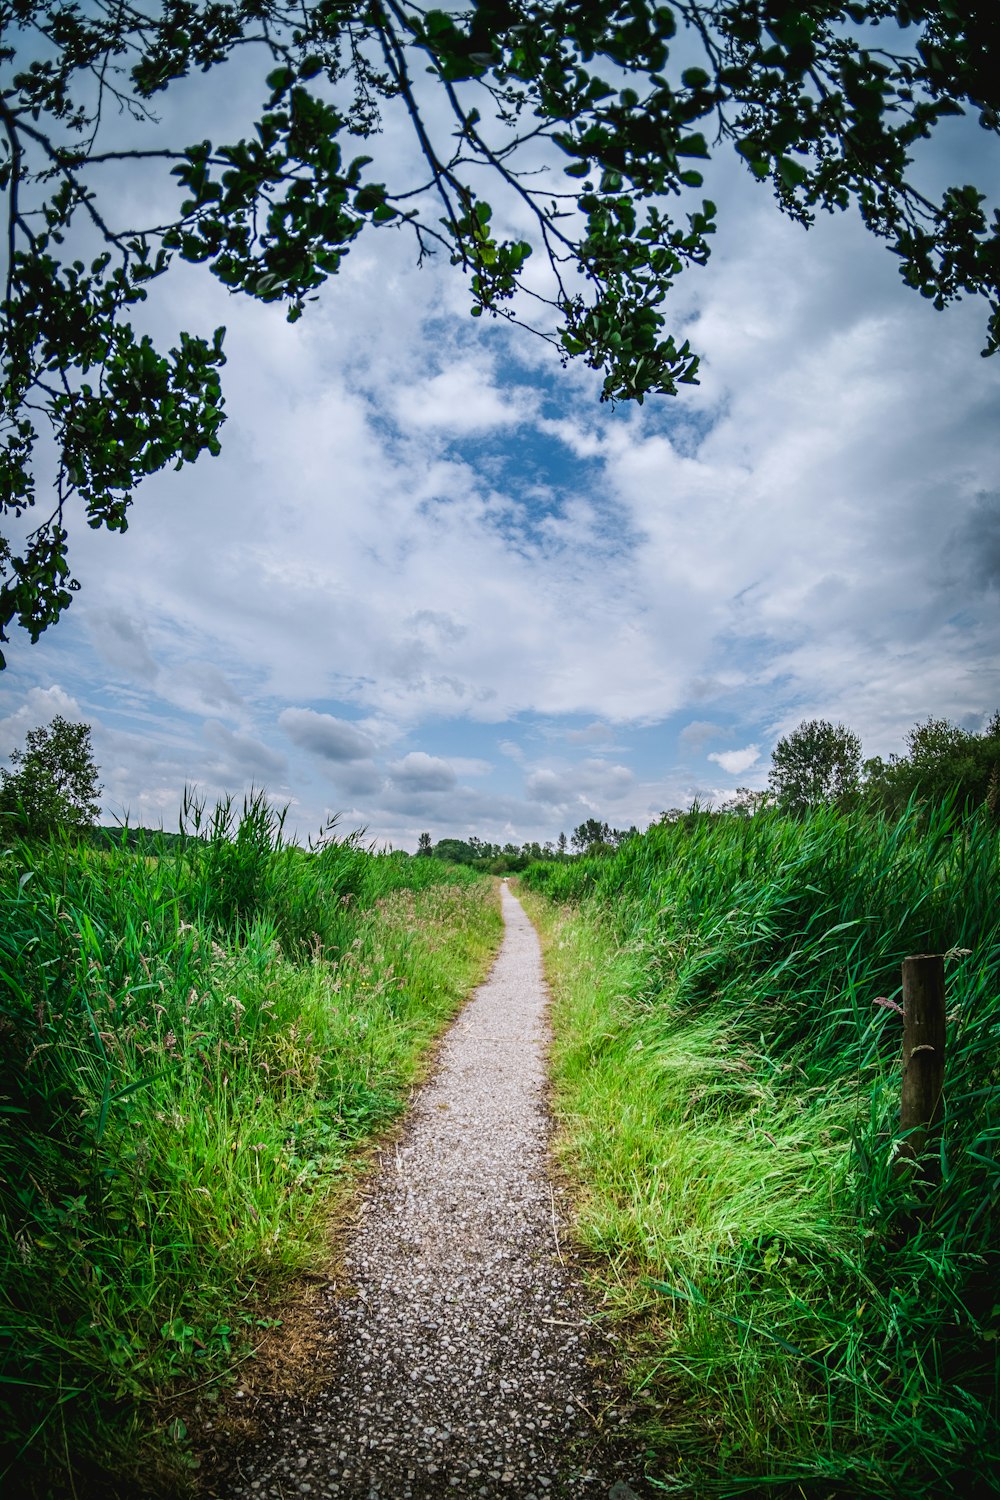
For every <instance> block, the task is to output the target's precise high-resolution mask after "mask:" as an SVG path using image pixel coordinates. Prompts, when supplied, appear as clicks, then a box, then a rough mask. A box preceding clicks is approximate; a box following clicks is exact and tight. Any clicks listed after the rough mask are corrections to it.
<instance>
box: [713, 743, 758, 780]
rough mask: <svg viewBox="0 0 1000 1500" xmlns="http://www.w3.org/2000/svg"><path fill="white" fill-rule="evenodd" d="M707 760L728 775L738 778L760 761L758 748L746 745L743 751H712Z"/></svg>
mask: <svg viewBox="0 0 1000 1500" xmlns="http://www.w3.org/2000/svg"><path fill="white" fill-rule="evenodd" d="M708 758H709V760H714V761H715V763H716V765H720V766H721V767H722V769H723V770H724V771H725V772H726V773H727V774H728V775H730V776H740V775H742V773H743V772H744V771H749V769H750V767H751V766H755V765H756V764H757V762H758V761H759V760H760V748H759V746H757V745H747V746H746V748H745V749H743V750H714V751H713V752H712V754H711V755H710V756H709V757H708Z"/></svg>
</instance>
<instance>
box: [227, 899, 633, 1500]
mask: <svg viewBox="0 0 1000 1500" xmlns="http://www.w3.org/2000/svg"><path fill="white" fill-rule="evenodd" d="M503 909H504V918H505V920H506V924H507V929H506V936H505V939H504V943H503V947H502V948H501V950H500V955H499V957H498V959H497V962H496V964H495V966H494V968H493V971H492V973H491V974H490V976H489V978H488V979H487V981H486V983H485V984H484V985H482V986H481V988H480V989H479V990H478V991H477V992H476V994H475V996H474V997H473V998H472V1000H470V1001H469V1003H468V1005H467V1006H466V1007H465V1009H464V1010H463V1011H462V1013H461V1015H460V1016H459V1018H458V1020H457V1022H456V1023H455V1025H454V1027H453V1028H452V1030H451V1032H450V1033H449V1034H448V1036H447V1038H446V1040H445V1042H444V1045H443V1047H442V1050H441V1053H440V1061H439V1066H438V1070H437V1072H436V1073H435V1076H434V1078H433V1079H432V1081H431V1082H430V1083H428V1084H427V1085H426V1086H425V1087H424V1088H423V1089H422V1090H421V1091H420V1093H419V1095H418V1097H417V1100H416V1102H415V1105H414V1108H413V1111H412V1116H411V1119H410V1123H409V1125H408V1128H407V1129H406V1131H405V1133H404V1135H403V1138H402V1139H401V1141H400V1142H399V1144H398V1145H397V1147H396V1148H395V1153H394V1157H393V1154H392V1153H391V1152H390V1153H387V1160H386V1162H385V1165H384V1167H383V1170H382V1171H381V1173H380V1174H379V1175H378V1176H377V1178H376V1179H375V1181H374V1183H373V1186H372V1188H371V1190H370V1193H369V1196H368V1198H367V1201H366V1204H365V1207H364V1210H363V1213H362V1216H361V1219H360V1222H359V1225H358V1227H357V1228H356V1229H355V1231H354V1233H353V1237H352V1240H351V1242H350V1244H349V1246H348V1249H347V1270H348V1273H349V1275H350V1276H351V1278H352V1282H353V1290H354V1293H355V1294H354V1295H352V1296H349V1297H342V1298H336V1299H332V1301H331V1307H330V1317H331V1321H332V1330H331V1334H330V1338H331V1363H332V1364H333V1365H334V1366H335V1368H334V1371H333V1375H332V1380H331V1383H330V1384H329V1385H327V1386H326V1387H325V1388H324V1390H323V1391H322V1392H321V1393H320V1395H319V1396H317V1397H316V1398H315V1399H314V1400H313V1401H312V1402H311V1403H309V1404H308V1405H307V1406H306V1407H305V1409H303V1407H302V1404H301V1403H295V1404H293V1403H292V1402H285V1403H279V1404H278V1406H277V1407H276V1408H275V1409H274V1411H273V1412H272V1413H271V1417H270V1421H271V1422H272V1423H273V1429H274V1430H273V1432H272V1433H271V1434H270V1435H269V1436H267V1437H266V1438H265V1440H264V1441H263V1442H262V1443H260V1444H259V1445H255V1447H254V1448H253V1449H252V1450H250V1451H249V1452H244V1454H243V1456H242V1459H241V1462H240V1476H241V1477H240V1480H239V1481H238V1482H237V1483H236V1484H235V1485H234V1486H233V1487H232V1488H231V1489H230V1491H229V1493H230V1495H231V1496H232V1497H233V1500H237V1497H239V1500H261V1497H265V1496H266V1497H276V1496H281V1497H285V1500H288V1497H291V1496H297V1495H313V1496H316V1497H332V1496H338V1497H352V1500H353V1497H365V1500H374V1497H381V1500H407V1497H414V1500H430V1497H432V1496H433V1497H438V1496H455V1497H465V1496H487V1497H490V1496H506V1497H508V1500H543V1497H554V1496H560V1497H571V1496H580V1497H595V1500H596V1497H600V1500H607V1497H608V1496H612V1497H613V1500H629V1497H631V1496H633V1495H637V1494H640V1493H643V1491H642V1487H641V1483H640V1481H639V1478H638V1474H639V1471H640V1468H641V1465H640V1462H639V1455H638V1454H637V1453H636V1452H635V1451H634V1450H632V1452H631V1454H629V1452H628V1449H627V1447H626V1445H624V1444H622V1443H621V1441H620V1440H619V1439H618V1438H617V1436H616V1431H617V1429H616V1415H617V1414H616V1411H615V1409H614V1391H613V1389H611V1388H609V1387H608V1386H607V1385H606V1384H605V1382H604V1379H603V1378H602V1377H601V1375H600V1374H599V1373H595V1364H596V1365H598V1366H600V1365H603V1367H604V1370H605V1372H606V1373H609V1372H610V1357H609V1354H608V1351H607V1348H606V1347H604V1348H603V1349H602V1346H601V1343H600V1336H599V1335H598V1334H597V1333H595V1332H594V1330H593V1327H592V1325H591V1324H590V1323H589V1322H588V1318H587V1310H586V1305H585V1299H584V1293H583V1290H582V1288H581V1287H580V1286H579V1284H578V1278H577V1277H576V1276H575V1275H574V1274H573V1271H572V1268H571V1267H570V1266H567V1265H564V1264H563V1259H562V1256H561V1255H560V1253H559V1250H558V1242H557V1230H556V1225H557V1213H558V1210H557V1196H556V1194H554V1192H553V1189H552V1187H551V1186H550V1180H549V1177H548V1175H547V1170H546V1157H547V1146H548V1137H549V1120H548V1115H547V1110H546V1105H545V1043H546V1023H545V1017H544V1006H545V992H544V984H543V979H542V969H541V955H540V951H539V945H538V939H537V937H536V935H535V931H534V928H533V927H532V925H531V923H530V922H529V921H528V918H527V917H526V916H525V914H524V911H523V910H522V908H521V905H520V903H519V902H518V901H517V900H516V898H515V897H514V896H512V895H511V894H510V892H509V891H508V890H507V887H506V884H504V886H503ZM609 1433H610V1434H611V1436H609V1435H608V1434H609Z"/></svg>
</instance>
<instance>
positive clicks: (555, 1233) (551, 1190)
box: [549, 1182, 566, 1268]
mask: <svg viewBox="0 0 1000 1500" xmlns="http://www.w3.org/2000/svg"><path fill="white" fill-rule="evenodd" d="M549 1198H550V1200H551V1203H552V1238H553V1239H554V1240H555V1242H556V1254H557V1255H558V1257H559V1264H560V1265H561V1266H562V1267H564V1268H565V1265H566V1262H565V1261H564V1260H563V1253H562V1250H561V1249H560V1246H559V1229H558V1225H557V1223H556V1194H555V1188H554V1187H553V1186H552V1184H551V1182H550V1183H549Z"/></svg>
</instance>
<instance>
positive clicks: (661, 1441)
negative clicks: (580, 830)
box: [524, 809, 1000, 1500]
mask: <svg viewBox="0 0 1000 1500" xmlns="http://www.w3.org/2000/svg"><path fill="white" fill-rule="evenodd" d="M998 875H1000V845H998V838H997V834H996V832H995V830H990V829H989V827H988V826H987V825H986V823H985V821H977V820H973V821H971V822H968V823H966V824H964V825H956V824H955V823H954V821H953V820H952V819H950V818H949V815H948V812H947V809H945V810H944V811H943V812H942V813H941V815H940V816H939V817H938V818H936V819H932V820H931V823H930V826H927V824H926V821H925V823H924V825H923V827H922V828H918V827H917V826H916V825H915V824H914V823H913V822H912V821H911V820H910V819H909V818H904V819H902V820H900V821H899V822H883V821H878V820H875V819H871V818H867V817H863V816H856V817H843V816H840V815H838V814H835V813H827V812H821V813H818V814H816V815H815V816H813V817H811V818H810V819H808V820H806V821H804V822H792V821H789V820H785V819H782V818H780V817H778V816H776V815H771V814H765V815H762V816H759V817H756V818H754V819H752V820H742V819H736V818H709V817H703V818H695V819H692V820H690V821H689V822H687V823H686V824H680V825H676V826H673V827H656V828H654V829H651V830H650V831H649V832H648V833H647V834H646V835H644V836H643V837H642V838H639V839H636V840H633V841H632V842H631V843H630V844H629V845H628V846H627V847H626V848H624V849H623V850H621V851H620V852H619V853H618V854H616V855H614V856H612V857H606V858H597V859H591V860H581V861H577V862H574V863H573V864H571V865H565V866H558V867H536V868H535V869H534V870H532V871H531V872H529V873H528V875H527V876H526V877H525V879H524V883H525V884H526V885H528V886H529V887H530V888H531V889H533V890H534V891H536V892H540V893H543V894H544V896H545V897H547V898H548V899H547V900H543V899H540V897H539V896H537V895H536V896H531V895H529V897H528V899H529V902H530V905H531V910H532V912H533V915H535V916H536V918H537V919H538V920H539V921H540V923H541V925H542V927H543V931H544V934H545V940H546V953H547V966H548V970H549V975H550V979H551V981H552V983H553V987H554V992H555V997H556V1005H555V1027H556V1043H555V1049H554V1069H555V1077H556V1086H557V1098H558V1108H559V1110H560V1113H561V1118H562V1140H563V1151H564V1154H565V1158H566V1162H567V1165H568V1166H569V1168H570V1170H571V1171H572V1172H573V1174H574V1175H575V1177H576V1178H577V1180H578V1182H579V1183H580V1184H581V1194H582V1204H583V1206H582V1209H581V1212H580V1217H579V1233H580V1235H581V1238H582V1240H583V1243H584V1244H585V1245H586V1246H587V1247H588V1248H589V1249H590V1250H591V1251H593V1252H594V1253H595V1255H596V1257H597V1259H596V1262H595V1264H596V1266H597V1268H598V1269H597V1270H596V1272H595V1274H596V1275H597V1278H598V1281H599V1283H600V1284H601V1285H602V1286H603V1287H604V1289H605V1293H606V1295H607V1296H608V1298H609V1299H610V1302H611V1304H612V1305H613V1306H614V1308H615V1309H616V1317H617V1318H618V1319H619V1320H620V1330H619V1331H620V1333H621V1336H622V1338H623V1341H624V1343H623V1347H624V1348H625V1349H627V1350H628V1351H629V1358H630V1361H631V1374H632V1380H633V1383H634V1385H635V1387H636V1389H637V1390H639V1391H640V1392H641V1398H642V1400H643V1401H644V1402H645V1403H646V1406H645V1411H646V1418H645V1431H646V1437H647V1441H648V1444H649V1449H650V1454H651V1459H650V1472H651V1474H653V1475H655V1476H656V1477H657V1479H658V1481H659V1483H660V1484H661V1485H662V1486H663V1488H664V1489H665V1490H666V1491H668V1492H672V1493H674V1492H675V1493H687V1494H694V1495H709V1494H719V1495H740V1494H775V1495H784V1494H788V1495H799V1494H806V1495H811V1496H840V1495H843V1496H849V1495H873V1496H890V1495H903V1494H906V1495H907V1496H911V1497H916V1496H923V1497H927V1500H931V1497H945V1496H951V1495H954V1496H959V1495H966V1494H970V1493H973V1492H975V1491H976V1486H977V1485H978V1486H979V1489H978V1492H979V1493H990V1492H991V1490H992V1488H993V1487H994V1486H995V1484H996V1474H997V1472H1000V1468H998V1466H1000V1441H998V1430H997V1387H998V1368H997V1347H998V1346H997V1335H998V1332H1000V1306H998V1305H997V1304H998V1303H1000V1290H998V1287H1000V1283H998V1268H1000V1257H998V1253H997V1246H998V1244H1000V1222H998V1221H1000V1169H998V1165H997V1160H996V1152H997V1145H998V1142H1000V1093H998V1089H997V1084H998V1082H1000V1047H998V1043H1000V994H998V988H1000V986H998V978H1000V913H998V909H997V901H996V894H997V890H998V884H1000V882H998ZM964 949H969V950H971V952H968V953H963V952H954V954H953V957H952V959H951V960H950V962H949V965H948V988H949V1008H950V1013H951V1016H952V1019H951V1022H950V1025H949V1057H948V1066H947V1101H946V1106H947V1115H946V1123H945V1128H944V1132H943V1136H942V1141H941V1159H942V1184H941V1187H940V1189H939V1191H938V1192H937V1193H936V1194H934V1195H933V1197H932V1198H931V1199H930V1201H928V1202H925V1203H919V1202H918V1201H917V1198H916V1194H915V1192H914V1189H913V1188H912V1186H911V1185H910V1184H909V1183H908V1182H907V1181H906V1180H901V1179H899V1178H898V1177H894V1176H893V1174H892V1173H891V1171H890V1157H891V1153H892V1143H893V1135H894V1132H895V1129H896V1122H897V1117H898V1099H899V1057H900V1050H899V1049H900V1040H901V1037H900V1025H899V1017H898V1015H897V1014H895V1013H894V1012H893V1011H892V1010H891V1009H886V1008H885V1007H882V1006H878V1005H874V1004H873V1002H874V1001H875V1000H876V999H877V998H879V997H888V998H890V999H892V998H896V997H898V995H899V984H900V980H899V963H900V960H901V959H902V957H904V956H905V955H906V954H907V953H911V952H922V951H938V952H941V951H949V950H964Z"/></svg>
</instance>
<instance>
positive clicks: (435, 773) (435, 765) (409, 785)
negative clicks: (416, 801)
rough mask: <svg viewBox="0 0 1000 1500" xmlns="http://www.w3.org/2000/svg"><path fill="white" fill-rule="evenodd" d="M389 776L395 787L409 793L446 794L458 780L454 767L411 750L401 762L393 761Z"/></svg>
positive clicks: (424, 753)
mask: <svg viewBox="0 0 1000 1500" xmlns="http://www.w3.org/2000/svg"><path fill="white" fill-rule="evenodd" d="M389 775H390V776H391V777H392V779H393V781H394V782H395V784H396V786H397V787H400V788H402V789H404V790H406V791H410V792H447V791H450V790H451V789H452V787H453V786H454V785H455V783H456V781H457V780H458V777H457V776H456V774H455V768H454V766H452V765H450V764H449V763H448V761H446V760H442V759H441V758H440V757H439V756H437V755H427V754H426V752H425V751H423V750H411V751H410V753H409V755H404V756H403V758H402V760H397V761H393V762H392V763H391V764H390V766H389Z"/></svg>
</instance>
